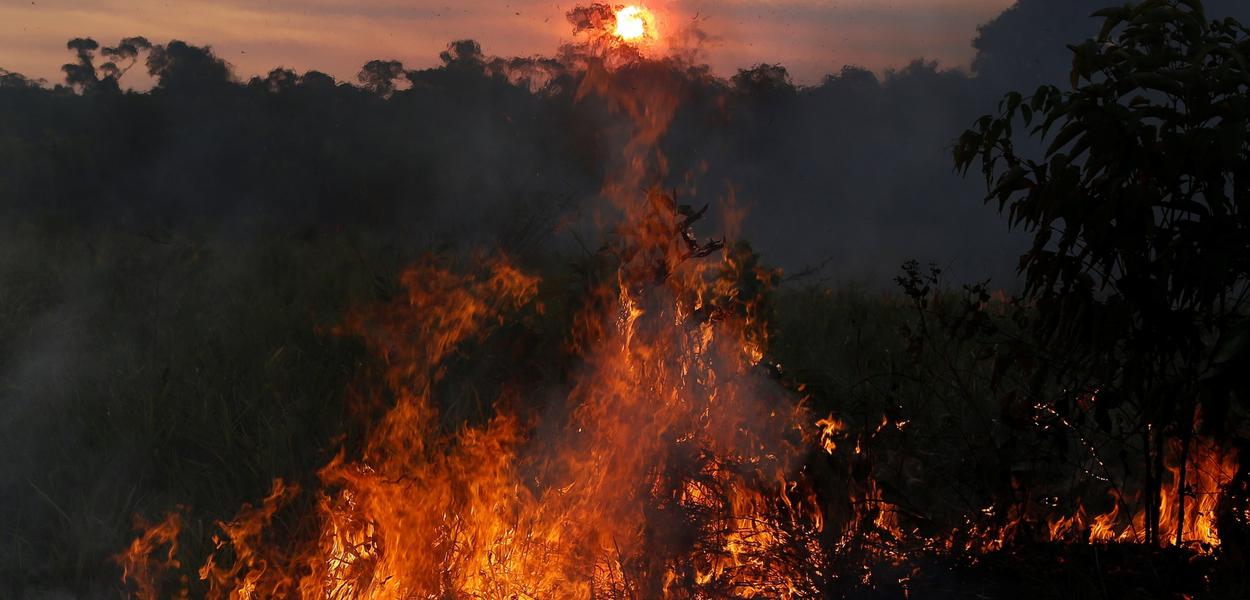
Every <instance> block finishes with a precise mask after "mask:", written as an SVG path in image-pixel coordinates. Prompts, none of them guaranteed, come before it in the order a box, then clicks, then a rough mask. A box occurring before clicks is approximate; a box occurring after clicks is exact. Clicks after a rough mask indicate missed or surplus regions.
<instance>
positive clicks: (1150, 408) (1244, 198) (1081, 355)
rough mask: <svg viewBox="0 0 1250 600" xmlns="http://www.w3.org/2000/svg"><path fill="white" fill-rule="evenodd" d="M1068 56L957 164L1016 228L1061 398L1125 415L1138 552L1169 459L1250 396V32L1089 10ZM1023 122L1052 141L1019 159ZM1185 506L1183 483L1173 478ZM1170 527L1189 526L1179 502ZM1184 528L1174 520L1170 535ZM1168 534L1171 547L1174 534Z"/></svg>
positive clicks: (1194, 11) (1172, 16)
mask: <svg viewBox="0 0 1250 600" xmlns="http://www.w3.org/2000/svg"><path fill="white" fill-rule="evenodd" d="M1095 16H1100V17H1103V18H1104V19H1105V20H1104V24H1103V27H1102V31H1101V33H1100V34H1099V36H1098V37H1097V38H1096V39H1091V40H1088V41H1086V42H1084V43H1083V44H1080V45H1079V46H1070V48H1071V50H1072V52H1073V63H1072V64H1073V68H1072V72H1071V79H1070V84H1071V89H1070V90H1068V91H1060V90H1059V89H1057V88H1055V87H1052V86H1043V87H1041V88H1038V90H1037V92H1036V93H1035V94H1034V95H1033V96H1032V97H1030V98H1025V97H1023V96H1022V95H1021V94H1019V93H1011V94H1008V95H1007V96H1006V97H1005V98H1004V100H1003V101H1002V103H1001V104H1000V114H999V115H998V116H997V117H992V116H985V117H982V118H981V119H980V120H979V121H978V122H977V124H976V127H975V129H973V130H969V131H967V132H965V133H964V134H963V136H962V137H961V138H960V140H959V142H958V144H957V145H956V148H955V162H956V165H957V168H958V169H959V170H960V171H961V172H963V173H966V172H967V171H968V169H970V168H971V167H972V165H973V164H977V163H979V166H980V169H981V172H982V174H983V175H984V176H985V180H986V185H987V188H988V190H989V191H988V195H987V198H986V200H987V202H990V201H996V202H997V204H998V207H999V210H1000V211H1001V212H1005V213H1006V214H1007V216H1008V220H1009V223H1010V225H1011V226H1012V227H1016V228H1023V229H1025V230H1027V231H1029V232H1031V233H1032V235H1033V244H1032V247H1031V248H1030V249H1029V250H1028V251H1027V253H1026V254H1025V255H1024V256H1023V257H1021V262H1020V269H1021V271H1022V273H1023V274H1024V279H1025V285H1026V287H1025V290H1024V292H1023V293H1024V296H1025V298H1026V299H1027V300H1029V301H1031V302H1032V303H1034V305H1035V306H1036V321H1035V323H1034V325H1035V331H1036V333H1037V334H1038V335H1039V338H1040V339H1042V340H1043V341H1044V342H1045V344H1046V345H1047V347H1048V348H1050V349H1052V351H1053V353H1054V355H1055V356H1059V357H1066V359H1065V360H1056V361H1055V362H1054V363H1052V367H1053V368H1054V370H1055V371H1057V372H1059V375H1060V377H1061V378H1062V379H1064V380H1065V381H1067V382H1068V383H1069V384H1070V386H1071V387H1070V388H1069V389H1074V390H1075V391H1077V393H1082V392H1083V393H1084V394H1085V395H1086V397H1087V398H1089V399H1092V400H1093V402H1092V410H1093V411H1095V412H1096V413H1097V414H1099V415H1100V416H1101V417H1102V418H1101V419H1099V420H1100V422H1102V423H1103V425H1104V427H1105V428H1108V429H1109V428H1110V427H1111V424H1110V422H1109V419H1106V417H1105V416H1106V414H1107V411H1109V410H1111V409H1115V408H1117V407H1121V406H1123V407H1125V408H1126V409H1131V414H1133V415H1135V416H1134V419H1135V426H1136V430H1137V432H1138V435H1140V436H1141V439H1142V446H1143V462H1144V468H1145V474H1144V481H1145V491H1146V495H1145V498H1148V499H1150V500H1149V501H1147V506H1146V508H1147V513H1146V514H1147V519H1146V520H1147V524H1146V527H1147V532H1146V535H1147V539H1153V540H1158V541H1162V540H1163V539H1165V538H1164V536H1165V535H1167V534H1169V533H1170V532H1160V531H1158V522H1159V517H1160V515H1159V514H1158V498H1159V494H1158V490H1159V487H1160V485H1161V472H1162V470H1163V466H1164V465H1163V460H1164V454H1165V453H1166V450H1167V447H1168V443H1169V442H1176V443H1179V444H1180V448H1181V449H1180V453H1181V464H1182V465H1184V464H1185V458H1187V454H1188V451H1189V447H1190V439H1191V437H1192V436H1193V435H1194V434H1195V426H1198V427H1200V428H1201V430H1202V431H1201V433H1203V434H1204V435H1213V436H1221V435H1224V434H1226V433H1227V430H1228V420H1229V416H1230V414H1231V413H1230V406H1232V405H1233V404H1234V403H1236V402H1238V401H1240V402H1244V400H1245V399H1246V398H1247V397H1248V396H1247V394H1248V393H1250V386H1248V383H1250V378H1246V377H1244V376H1243V375H1242V374H1241V373H1240V372H1239V369H1244V368H1246V367H1247V366H1250V358H1248V357H1247V347H1248V346H1250V319H1247V307H1248V305H1247V300H1248V296H1250V133H1248V129H1247V128H1248V126H1250V30H1247V28H1246V27H1244V26H1242V25H1241V24H1239V23H1238V22H1236V21H1235V20H1232V19H1225V20H1222V21H1215V22H1210V21H1208V20H1207V18H1206V15H1205V12H1204V9H1203V6H1202V3H1201V2H1199V1H1198V0H1146V1H1145V2H1141V3H1139V4H1136V5H1133V4H1130V5H1125V6H1123V7H1118V8H1109V9H1105V10H1101V11H1098V12H1097V13H1095ZM1017 122H1022V123H1023V125H1024V127H1026V128H1028V135H1029V136H1030V137H1034V138H1037V139H1039V140H1042V141H1044V142H1049V144H1048V145H1047V146H1046V147H1045V149H1044V151H1043V158H1042V160H1033V159H1030V158H1026V157H1024V156H1022V155H1021V154H1020V153H1019V152H1018V151H1017V146H1016V142H1017V141H1018V136H1017V135H1016V132H1015V130H1014V126H1015V124H1016V123H1017ZM1179 476H1180V478H1181V482H1180V486H1181V489H1184V478H1185V470H1184V467H1183V466H1182V468H1181V471H1180V475H1179ZM1179 500H1180V502H1179V505H1180V506H1179V507H1178V508H1177V510H1178V514H1180V515H1183V514H1184V510H1185V508H1184V495H1183V494H1182V495H1181V498H1179ZM1178 521H1179V522H1183V521H1184V519H1183V518H1181V519H1178ZM1179 527H1180V525H1178V531H1177V532H1176V542H1177V543H1178V544H1179V543H1180V541H1181V540H1180V537H1181V532H1180V531H1179Z"/></svg>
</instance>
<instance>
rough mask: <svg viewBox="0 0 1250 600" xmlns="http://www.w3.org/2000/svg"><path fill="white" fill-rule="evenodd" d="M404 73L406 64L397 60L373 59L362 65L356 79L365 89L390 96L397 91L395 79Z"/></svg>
mask: <svg viewBox="0 0 1250 600" xmlns="http://www.w3.org/2000/svg"><path fill="white" fill-rule="evenodd" d="M403 75H404V64H403V63H401V62H399V61H397V60H371V61H369V62H367V63H365V66H364V67H361V69H360V73H358V74H357V75H356V79H357V80H359V81H360V83H361V85H364V86H365V89H367V90H369V91H371V92H373V93H375V94H378V95H379V96H390V95H391V93H392V92H394V91H395V80H396V79H399V78H400V77H403Z"/></svg>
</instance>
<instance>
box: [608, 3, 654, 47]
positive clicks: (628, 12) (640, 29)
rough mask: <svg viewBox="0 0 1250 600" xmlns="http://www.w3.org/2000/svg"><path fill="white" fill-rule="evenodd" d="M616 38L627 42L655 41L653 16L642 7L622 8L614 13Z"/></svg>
mask: <svg viewBox="0 0 1250 600" xmlns="http://www.w3.org/2000/svg"><path fill="white" fill-rule="evenodd" d="M613 34H615V35H616V37H619V38H621V39H622V40H624V41H627V42H637V41H641V40H644V39H655V38H656V37H658V36H657V34H656V29H655V15H653V14H651V11H649V10H647V9H646V8H644V7H642V6H636V5H631V6H624V7H621V8H620V9H619V10H617V11H616V27H615V29H614V30H613Z"/></svg>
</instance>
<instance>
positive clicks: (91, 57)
mask: <svg viewBox="0 0 1250 600" xmlns="http://www.w3.org/2000/svg"><path fill="white" fill-rule="evenodd" d="M65 47H66V48H68V49H70V50H72V51H73V52H74V55H75V57H76V58H77V59H78V61H77V62H72V63H66V64H64V65H61V70H62V71H64V72H65V83H66V84H68V85H69V86H70V87H72V88H75V89H77V90H80V91H87V90H90V89H92V88H94V87H95V86H96V84H97V83H99V79H98V78H97V77H96V69H95V51H96V49H97V48H99V47H100V44H98V43H96V41H95V40H93V39H91V38H74V39H72V40H70V41H69V42H67V43H66V44H65Z"/></svg>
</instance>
